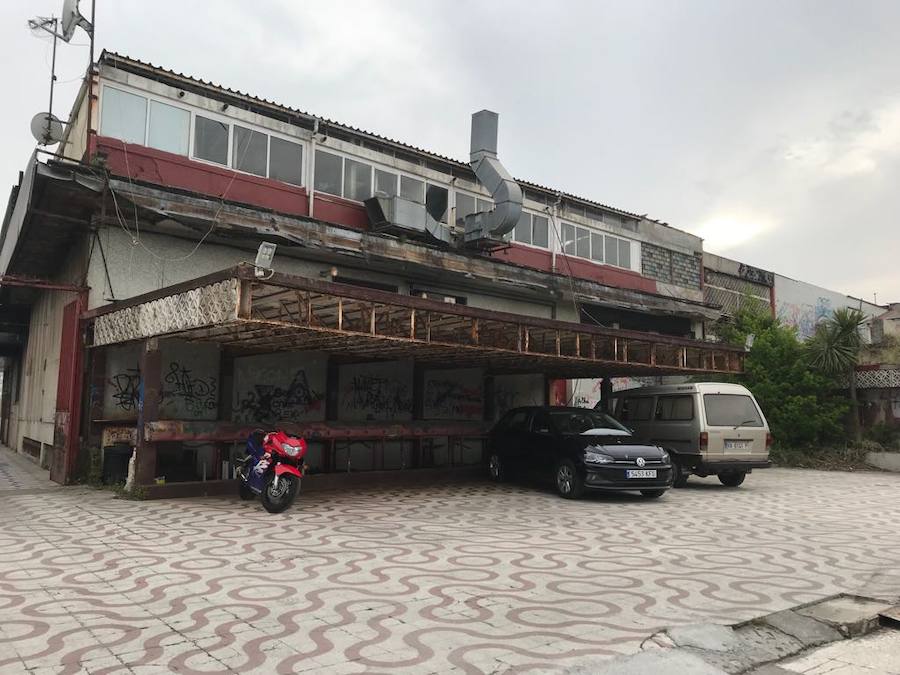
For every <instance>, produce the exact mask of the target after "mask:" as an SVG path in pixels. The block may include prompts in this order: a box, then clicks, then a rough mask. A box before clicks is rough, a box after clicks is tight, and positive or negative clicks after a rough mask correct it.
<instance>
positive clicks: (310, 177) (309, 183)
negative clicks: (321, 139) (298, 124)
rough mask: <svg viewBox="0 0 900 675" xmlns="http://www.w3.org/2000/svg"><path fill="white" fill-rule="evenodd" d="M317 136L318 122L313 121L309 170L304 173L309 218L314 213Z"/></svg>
mask: <svg viewBox="0 0 900 675" xmlns="http://www.w3.org/2000/svg"><path fill="white" fill-rule="evenodd" d="M318 135H319V120H314V121H313V132H312V140H311V141H310V142H309V165H308V166H309V168H308V170H307V172H306V174H307V176H306V192H307V194H308V195H309V217H310V218H312V217H313V212H314V211H315V187H314V185H315V184H314V182H313V181H314V180H315V176H316V136H318Z"/></svg>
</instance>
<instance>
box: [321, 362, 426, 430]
mask: <svg viewBox="0 0 900 675" xmlns="http://www.w3.org/2000/svg"><path fill="white" fill-rule="evenodd" d="M338 380H339V383H340V384H339V386H338V418H339V419H341V420H347V421H363V420H411V419H412V409H413V393H412V392H413V366H412V361H390V362H378V363H354V364H348V365H345V366H341V368H340V371H339V377H338Z"/></svg>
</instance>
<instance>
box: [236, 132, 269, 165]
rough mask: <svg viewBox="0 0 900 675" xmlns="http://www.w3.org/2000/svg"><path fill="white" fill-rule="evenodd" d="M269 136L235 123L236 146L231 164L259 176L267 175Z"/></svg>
mask: <svg viewBox="0 0 900 675" xmlns="http://www.w3.org/2000/svg"><path fill="white" fill-rule="evenodd" d="M268 145H269V137H268V136H266V134H263V133H260V132H259V131H254V130H253V129H245V128H244V127H239V126H238V125H236V124H235V125H234V147H233V148H232V149H231V166H232V167H234V168H235V169H237V170H238V171H246V172H247V173H252V174H255V175H257V176H265V175H266V166H267V165H268Z"/></svg>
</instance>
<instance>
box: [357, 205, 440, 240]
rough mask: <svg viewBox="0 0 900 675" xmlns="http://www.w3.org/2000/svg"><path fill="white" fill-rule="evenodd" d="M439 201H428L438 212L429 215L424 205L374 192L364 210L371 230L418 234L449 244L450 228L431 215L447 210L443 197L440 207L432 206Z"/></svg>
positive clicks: (401, 234) (410, 234)
mask: <svg viewBox="0 0 900 675" xmlns="http://www.w3.org/2000/svg"><path fill="white" fill-rule="evenodd" d="M437 201H439V200H437V199H432V200H431V202H430V203H431V209H432V210H434V211H438V213H436V214H433V213H431V211H429V207H428V206H426V205H425V204H420V203H418V202H413V201H410V200H409V199H403V197H399V196H397V195H394V196H393V197H388V196H386V195H383V194H376V195H375V196H374V197H371V198H369V199H366V200H365V201H364V202H363V203H364V204H365V206H366V213H367V214H368V216H369V222H370V223H371V224H372V229H373V231H375V232H389V233H391V234H396V235H400V236H403V235H406V236H419V237H424V238H426V239H430V240H432V241H435V242H442V243H444V244H448V243H450V228H448V227H447V226H446V225H444V223H442V222H440V221H438V220H437V219H436V218H435V217H434V216H435V215H437V216H438V217H440V216H441V215H442V214H443V212H444V211H445V210H446V209H447V203H446V201H447V200H446V198H444V201H443V206H440V205H439V204H438V205H435V202H437Z"/></svg>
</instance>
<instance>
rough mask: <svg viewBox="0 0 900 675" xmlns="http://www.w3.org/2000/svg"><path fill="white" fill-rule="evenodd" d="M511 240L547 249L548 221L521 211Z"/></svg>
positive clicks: (542, 217)
mask: <svg viewBox="0 0 900 675" xmlns="http://www.w3.org/2000/svg"><path fill="white" fill-rule="evenodd" d="M513 240H514V241H518V242H521V243H523V244H531V245H533V246H540V247H541V248H547V246H548V244H549V228H548V220H547V219H546V218H545V217H544V216H538V215H535V214H533V213H527V212H525V211H522V215H520V216H519V222H518V223H516V229H515V230H513Z"/></svg>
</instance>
